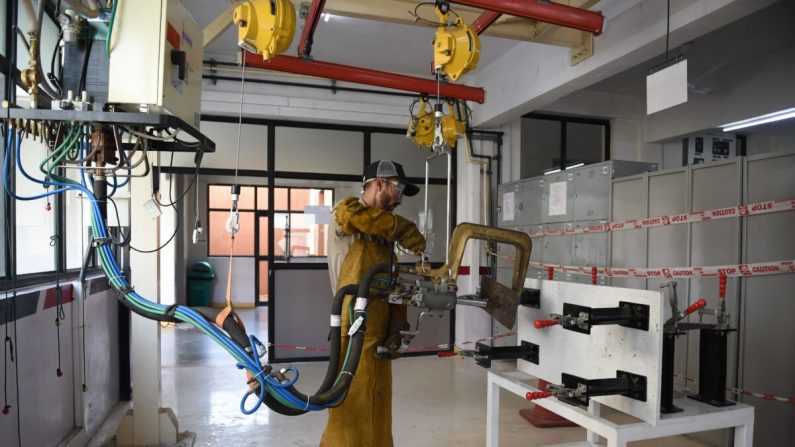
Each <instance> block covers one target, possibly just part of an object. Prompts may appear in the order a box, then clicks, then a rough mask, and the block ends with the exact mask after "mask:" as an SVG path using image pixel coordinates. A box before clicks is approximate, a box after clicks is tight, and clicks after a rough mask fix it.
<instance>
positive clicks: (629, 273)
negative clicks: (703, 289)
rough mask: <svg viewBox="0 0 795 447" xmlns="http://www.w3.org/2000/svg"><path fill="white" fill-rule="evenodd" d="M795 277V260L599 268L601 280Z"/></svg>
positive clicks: (584, 271)
mask: <svg viewBox="0 0 795 447" xmlns="http://www.w3.org/2000/svg"><path fill="white" fill-rule="evenodd" d="M529 266H530V267H532V268H537V269H544V270H546V269H549V268H552V269H554V270H555V271H557V272H563V273H574V274H578V275H592V274H593V269H594V267H579V266H573V265H559V264H547V263H543V262H534V261H530V263H529ZM781 273H795V259H788V260H784V261H773V262H757V263H753V264H736V265H713V266H702V267H651V268H632V267H596V275H597V276H608V277H613V278H718V277H720V276H721V275H725V276H726V277H729V278H731V277H746V276H762V275H776V274H781Z"/></svg>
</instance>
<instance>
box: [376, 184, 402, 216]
mask: <svg viewBox="0 0 795 447" xmlns="http://www.w3.org/2000/svg"><path fill="white" fill-rule="evenodd" d="M373 183H375V184H374V185H373V186H374V187H375V188H376V195H375V207H376V208H379V209H382V210H387V211H392V210H394V209H395V208H397V206H398V205H400V202H401V201H402V199H403V189H404V186H403V184H401V183H400V182H399V181H398V179H397V178H378V179H375V181H374V182H373Z"/></svg>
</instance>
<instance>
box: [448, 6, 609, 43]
mask: <svg viewBox="0 0 795 447" xmlns="http://www.w3.org/2000/svg"><path fill="white" fill-rule="evenodd" d="M449 1H450V3H456V4H459V5H466V6H472V7H475V8H480V9H485V10H487V11H494V12H499V13H502V14H512V15H515V16H517V17H522V18H525V19H531V20H538V21H541V22H546V23H551V24H554V25H560V26H565V27H567V28H575V29H579V30H582V31H588V32H590V33H593V34H594V35H599V34H600V33H601V32H602V29H603V28H604V16H602V13H600V12H596V11H588V10H587V9H581V8H575V7H572V6H568V5H564V4H560V3H552V2H550V3H542V2H539V1H528V0H449Z"/></svg>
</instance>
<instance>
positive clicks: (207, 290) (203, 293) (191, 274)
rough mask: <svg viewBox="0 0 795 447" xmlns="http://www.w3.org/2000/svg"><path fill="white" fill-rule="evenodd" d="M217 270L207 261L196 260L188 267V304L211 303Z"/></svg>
mask: <svg viewBox="0 0 795 447" xmlns="http://www.w3.org/2000/svg"><path fill="white" fill-rule="evenodd" d="M214 279H215V270H213V266H212V265H210V263H209V262H207V261H200V262H194V263H193V264H192V265H191V266H190V268H189V269H188V306H191V307H198V306H202V307H207V306H209V305H210V301H211V300H210V297H211V294H212V288H213V280H214Z"/></svg>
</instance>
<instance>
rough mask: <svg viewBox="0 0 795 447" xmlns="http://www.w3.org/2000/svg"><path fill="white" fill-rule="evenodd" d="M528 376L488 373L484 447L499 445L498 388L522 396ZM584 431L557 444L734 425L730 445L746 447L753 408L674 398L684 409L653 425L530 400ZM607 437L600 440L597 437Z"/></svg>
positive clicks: (617, 445)
mask: <svg viewBox="0 0 795 447" xmlns="http://www.w3.org/2000/svg"><path fill="white" fill-rule="evenodd" d="M530 379H533V377H532V376H530V375H527V374H525V373H523V372H520V371H502V372H491V371H489V373H488V397H487V403H486V405H487V413H486V447H497V446H499V431H500V430H499V426H500V388H504V389H506V390H508V391H510V392H512V393H514V394H516V395H518V396H521V397H523V398H524V396H525V394H526V393H527V392H529V391H539V390H538V389H537V388H535V387H533V386H531V385H528V384H527V383H525V381H527V380H530ZM533 402H534V403H535V404H536V405H540V406H542V407H544V408H546V409H547V410H549V411H552V412H553V413H556V414H558V415H560V416H562V417H564V418H566V419H568V420H570V421H572V422H574V423H575V424H577V425H579V426H581V427H583V428H585V429H586V430H588V434H587V439H586V440H585V441H582V442H578V443H568V444H560V445H559V446H560V447H562V446H566V447H593V446H605V445H606V446H607V447H625V446H626V445H627V442H629V441H637V440H642V439H654V438H661V437H664V436H674V435H682V434H686V433H696V432H701V431H706V430H715V429H721V428H729V427H734V428H735V430H734V446H735V447H750V446H752V445H753V437H754V429H753V426H754V408H753V407H751V406H748V405H744V404H740V403H738V404H737V405H732V406H729V407H713V406H711V405H707V404H704V403H702V402H699V401H696V400H693V399H676V400H675V401H674V404H675V405H676V406H677V407H679V408H681V409H682V410H684V411H681V412H679V413H673V414H667V415H663V417H662V418H661V419H660V421H659V423H658V424H657V425H656V426H654V425H651V424H649V423H647V422H634V423H630V424H616V423H614V422H611V421H609V420H607V419H605V418H603V417H601V416H600V407H601V405H600V404H599V403H597V402H595V401H593V400H591V401H590V406H589V408H588V409H587V410H586V409H584V408H580V407H575V406H573V405H569V404H566V403H563V402H561V401H559V400H558V399H556V398H546V399H538V400H535V401H533ZM600 436H601V437H603V438H605V439H606V440H607V444H604V443H600V439H599V437H600Z"/></svg>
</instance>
